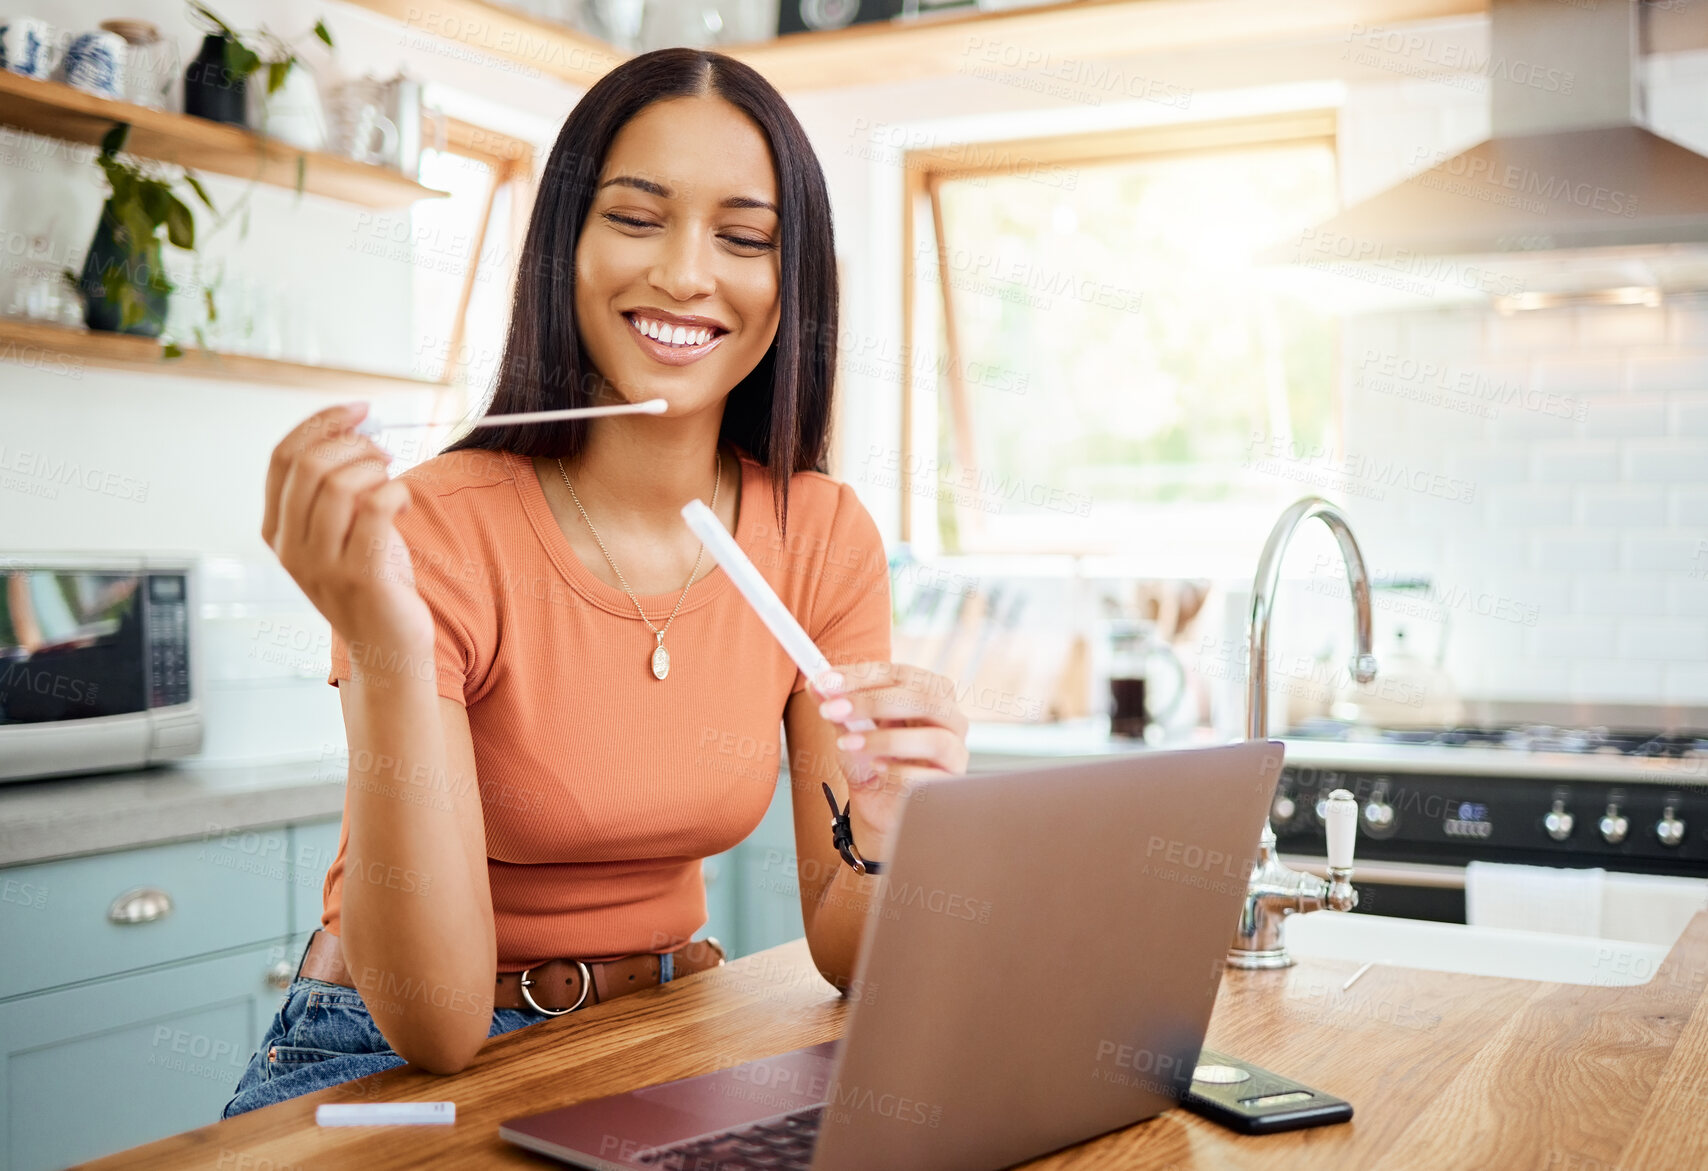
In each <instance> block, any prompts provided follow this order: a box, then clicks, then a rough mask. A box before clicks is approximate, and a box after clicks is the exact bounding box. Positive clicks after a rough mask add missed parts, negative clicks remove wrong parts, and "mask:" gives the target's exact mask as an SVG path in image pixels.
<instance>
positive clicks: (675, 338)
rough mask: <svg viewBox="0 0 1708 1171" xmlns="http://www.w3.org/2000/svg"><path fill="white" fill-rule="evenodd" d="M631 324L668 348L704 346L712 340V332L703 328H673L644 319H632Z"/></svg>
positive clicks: (680, 326) (681, 326)
mask: <svg viewBox="0 0 1708 1171" xmlns="http://www.w3.org/2000/svg"><path fill="white" fill-rule="evenodd" d="M629 324H631V325H633V326H634V327H635V328H636V329H637V330H639V331H640V332H641V333H644V334H646V336H647V337H650V338H652V339H654V340H655V341H659V342H663V343H664V344H665V345H667V346H703V345H705V344H706V343H707V342H709V341H711V340H712V331H711V330H710V329H707V328H704V327H701V328H699V329H689V328H688V327H687V326H685V325H678V326H676V327H675V328H672V327H670V326H668V325H666V324H664V323H663V322H660V321H651V320H648V319H647V318H644V317H631V318H629Z"/></svg>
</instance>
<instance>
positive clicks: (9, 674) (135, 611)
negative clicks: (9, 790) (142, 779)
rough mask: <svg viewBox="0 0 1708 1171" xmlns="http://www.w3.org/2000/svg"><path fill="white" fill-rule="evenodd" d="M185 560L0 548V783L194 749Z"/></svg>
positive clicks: (197, 735)
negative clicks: (31, 552) (35, 552)
mask: <svg viewBox="0 0 1708 1171" xmlns="http://www.w3.org/2000/svg"><path fill="white" fill-rule="evenodd" d="M196 596H197V589H196V572H195V561H194V560H193V559H191V558H176V559H175V558H165V557H155V556H134V557H131V556H124V555H117V556H115V555H112V554H100V555H90V556H87V557H83V556H76V555H68V554H61V553H56V554H48V555H42V556H33V555H29V554H6V555H3V556H0V781H18V780H26V779H33V778H38V777H57V776H69V775H73V774H77V773H93V772H114V771H121V770H126V769H134V768H145V767H147V766H149V765H153V764H158V763H161V762H162V761H166V760H170V759H173V758H176V757H182V756H188V755H191V754H192V753H196V752H200V751H201V748H202V705H201V674H200V662H199V657H198V655H197V649H198V647H197V643H198V638H197V635H196V624H195V621H194V615H195V614H196V612H197V611H196Z"/></svg>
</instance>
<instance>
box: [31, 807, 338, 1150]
mask: <svg viewBox="0 0 1708 1171" xmlns="http://www.w3.org/2000/svg"><path fill="white" fill-rule="evenodd" d="M337 848H338V822H337V821H320V822H312V823H304V824H300V825H290V826H274V827H268V828H264V829H251V830H243V831H235V830H234V831H231V832H226V831H225V830H223V829H222V828H219V827H210V829H209V831H208V832H207V833H206V834H205V835H204V836H203V837H201V838H198V839H194V840H191V841H179V842H172V843H167V844H164V845H152V846H146V847H141V848H138V849H131V850H121V851H116V852H113V853H106V854H94V855H89V856H85V857H80V858H67V859H60V860H57V861H53V862H45V863H36V864H31V865H26V866H14V867H9V868H6V869H4V870H0V938H4V939H5V940H6V946H5V949H4V952H3V953H0V1111H3V1112H4V1113H3V1115H0V1117H3V1120H4V1125H3V1128H0V1129H3V1131H4V1134H5V1140H4V1144H3V1149H0V1171H35V1169H37V1168H55V1167H63V1166H65V1165H66V1164H68V1163H72V1162H76V1161H79V1160H83V1159H91V1158H96V1157H98V1156H100V1155H103V1154H106V1153H108V1152H111V1151H115V1150H121V1149H123V1148H125V1147H130V1146H134V1145H136V1144H137V1143H141V1142H148V1141H150V1140H152V1139H156V1138H161V1137H163V1136H165V1135H168V1134H174V1133H176V1132H178V1131H180V1130H184V1129H187V1128H190V1127H195V1126H201V1125H205V1124H206V1123H208V1122H212V1121H214V1120H215V1119H217V1118H218V1117H219V1112H220V1109H221V1108H222V1107H223V1106H224V1105H225V1103H226V1102H227V1101H228V1100H229V1099H230V1098H231V1095H232V1093H233V1091H234V1090H235V1089H236V1087H237V1080H238V1078H239V1077H241V1076H242V1074H243V1070H244V1067H245V1066H246V1065H247V1064H248V1061H249V1055H250V1054H251V1053H253V1052H254V1050H255V1045H256V1043H257V1041H258V1040H259V1039H260V1036H261V1033H262V1031H263V1030H264V1029H265V1028H266V1026H267V1023H268V1021H269V1020H270V1019H271V1017H272V1014H273V1013H274V1012H275V1011H276V1009H277V1007H278V1004H279V1000H280V998H281V996H282V995H283V989H284V985H285V984H286V983H287V982H288V981H289V979H290V976H291V974H292V973H293V972H294V971H295V968H296V959H297V956H298V955H299V954H300V953H301V950H302V945H303V944H304V943H305V942H306V941H307V938H308V932H310V931H312V930H313V929H314V927H316V926H318V925H319V921H320V901H321V896H320V892H321V884H322V881H323V880H324V878H325V873H326V868H327V866H328V865H330V863H331V861H332V858H333V857H334V855H335V854H336V852H337ZM127 915H129V916H130V917H132V918H133V919H134V921H131V922H121V921H115V918H117V919H119V920H122V919H124V918H125V917H126V916H127Z"/></svg>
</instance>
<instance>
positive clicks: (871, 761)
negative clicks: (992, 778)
mask: <svg viewBox="0 0 1708 1171" xmlns="http://www.w3.org/2000/svg"><path fill="white" fill-rule="evenodd" d="M809 683H810V688H811V690H812V693H813V695H814V696H815V697H816V698H818V699H819V700H820V701H821V702H820V704H819V709H818V710H819V715H821V716H823V717H824V718H825V719H827V720H829V721H830V722H831V723H833V724H836V725H838V726H839V727H840V728H841V735H839V736H838V737H837V740H836V748H837V754H838V756H839V757H840V760H841V765H842V775H843V776H844V777H846V778H847V779H848V801H849V806H848V820H849V823H850V828H851V829H852V830H853V832H854V844H855V847H856V848H857V849H858V850H859V851H860V855H861V856H862V857H864V858H869V859H871V860H872V861H874V862H882V861H887V860H888V858H889V840H890V834H891V832H892V831H893V830H894V828H895V824H896V822H897V820H898V819H899V817H900V813H901V801H902V795H903V785H904V782H906V781H910V780H914V779H916V778H920V777H941V776H960V775H962V774H963V773H965V772H966V770H967V717H966V716H965V715H964V714H963V713H962V712H961V709H960V707H959V706H958V705H957V704H956V702H955V684H954V681H953V680H951V679H948V678H947V677H945V676H942V675H938V674H936V673H935V672H933V671H927V670H925V669H924V668H923V667H911V666H907V665H905V664H902V663H881V662H870V663H849V664H846V665H837V666H835V667H832V668H831V669H830V670H829V671H827V672H825V673H824V674H822V675H820V676H819V677H818V678H817V679H814V680H811V681H809Z"/></svg>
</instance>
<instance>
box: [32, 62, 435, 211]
mask: <svg viewBox="0 0 1708 1171" xmlns="http://www.w3.org/2000/svg"><path fill="white" fill-rule="evenodd" d="M0 122H3V123H5V124H6V125H9V126H16V127H18V128H19V129H20V130H28V131H30V132H32V133H35V134H41V135H45V136H47V137H49V138H60V139H64V140H66V141H68V142H81V143H87V144H88V145H91V146H96V145H99V144H100V141H101V138H102V136H104V135H105V134H106V133H107V131H109V130H111V129H112V128H113V124H114V123H115V122H128V123H130V127H131V131H130V137H129V138H128V139H127V140H126V142H125V153H127V154H133V155H137V156H139V157H142V158H150V159H159V160H160V161H161V162H166V163H176V164H178V165H179V166H184V167H189V168H191V169H192V170H196V171H206V172H210V173H212V174H216V175H231V176H233V177H235V178H238V179H259V180H260V181H261V182H263V183H269V184H272V185H273V186H275V187H284V188H288V189H290V190H293V191H294V190H295V189H296V185H297V160H298V159H303V160H305V161H304V163H303V167H304V172H303V190H304V191H307V192H312V193H313V194H315V195H324V196H326V197H328V198H330V199H341V200H343V201H345V202H347V203H355V204H360V205H362V206H365V207H402V206H404V205H406V204H410V203H414V202H415V201H416V200H418V199H432V198H439V197H443V196H445V195H446V194H447V193H446V192H443V191H435V190H433V189H432V188H430V187H423V186H422V185H421V184H419V183H417V182H415V180H413V179H410V178H407V177H406V176H404V175H403V174H402V173H401V172H399V171H394V170H391V169H390V168H388V167H379V166H374V165H372V164H370V163H358V162H356V161H355V160H354V159H347V158H344V157H343V156H342V155H335V154H328V153H326V152H324V151H305V150H301V149H298V148H297V147H294V146H290V145H287V144H285V143H282V142H278V141H275V140H273V139H269V138H263V137H261V136H260V135H258V134H255V133H254V132H253V131H250V130H245V129H244V128H242V127H241V126H228V125H226V124H225V123H223V122H210V121H209V120H207V119H206V118H195V117H192V116H190V115H188V114H173V113H169V112H167V111H165V110H151V109H149V108H148V107H146V106H136V105H132V104H131V103H129V102H115V101H111V100H109V99H107V98H98V97H96V96H95V95H94V94H86V93H84V92H83V91H82V90H80V89H73V88H72V87H71V86H68V85H62V84H61V83H59V82H57V81H35V80H32V79H31V78H28V77H20V76H18V75H17V74H15V73H8V72H5V71H4V70H0Z"/></svg>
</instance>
